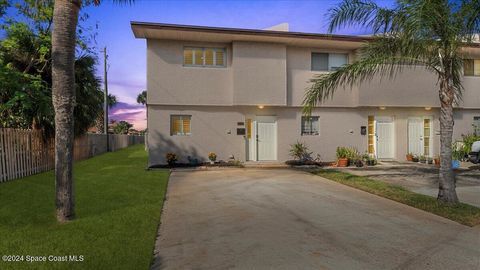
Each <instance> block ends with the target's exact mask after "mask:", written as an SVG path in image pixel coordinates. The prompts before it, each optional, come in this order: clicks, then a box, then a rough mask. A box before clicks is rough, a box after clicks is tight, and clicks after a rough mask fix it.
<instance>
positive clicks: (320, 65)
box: [312, 53, 348, 71]
mask: <svg viewBox="0 0 480 270" xmlns="http://www.w3.org/2000/svg"><path fill="white" fill-rule="evenodd" d="M346 64H348V54H346V53H312V71H334V70H337V69H339V68H340V67H342V66H344V65H346Z"/></svg>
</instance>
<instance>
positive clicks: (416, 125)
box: [408, 118, 424, 156]
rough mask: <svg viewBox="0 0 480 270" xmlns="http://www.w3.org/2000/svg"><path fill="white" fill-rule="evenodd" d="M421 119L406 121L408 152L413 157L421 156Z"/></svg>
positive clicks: (422, 151)
mask: <svg viewBox="0 0 480 270" xmlns="http://www.w3.org/2000/svg"><path fill="white" fill-rule="evenodd" d="M423 139H424V138H423V119H422V118H409V119H408V152H409V153H411V154H413V155H418V156H420V155H423V153H424V150H423Z"/></svg>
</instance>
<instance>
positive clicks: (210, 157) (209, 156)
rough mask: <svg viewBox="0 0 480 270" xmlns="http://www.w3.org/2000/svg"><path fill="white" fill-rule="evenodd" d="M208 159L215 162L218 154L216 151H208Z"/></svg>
mask: <svg viewBox="0 0 480 270" xmlns="http://www.w3.org/2000/svg"><path fill="white" fill-rule="evenodd" d="M208 159H209V160H210V164H214V163H215V161H216V160H217V154H215V153H214V152H210V153H208Z"/></svg>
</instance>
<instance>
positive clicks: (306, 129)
mask: <svg viewBox="0 0 480 270" xmlns="http://www.w3.org/2000/svg"><path fill="white" fill-rule="evenodd" d="M319 133H320V125H319V117H318V116H302V135H318V134H319Z"/></svg>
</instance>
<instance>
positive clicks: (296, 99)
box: [287, 47, 358, 107]
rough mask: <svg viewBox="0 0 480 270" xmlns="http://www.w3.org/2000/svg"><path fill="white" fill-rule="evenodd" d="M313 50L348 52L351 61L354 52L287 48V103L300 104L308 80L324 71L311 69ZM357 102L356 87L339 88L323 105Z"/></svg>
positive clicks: (333, 50)
mask: <svg viewBox="0 0 480 270" xmlns="http://www.w3.org/2000/svg"><path fill="white" fill-rule="evenodd" d="M313 52H325V53H348V54H349V56H348V60H349V62H353V60H354V58H355V57H354V53H353V52H352V51H348V50H342V49H332V48H304V47H288V48H287V86H288V88H287V89H288V92H287V97H288V105H290V106H301V105H302V103H303V99H304V96H305V90H306V89H307V88H308V87H309V86H310V85H311V83H310V82H309V81H310V79H312V78H313V77H314V76H315V75H321V74H326V72H318V71H312V67H311V55H312V53H313ZM357 104H358V87H356V86H354V87H353V88H350V87H347V88H343V87H341V88H339V89H338V90H337V91H336V93H335V95H334V97H333V98H332V99H329V100H326V101H325V103H324V104H323V106H336V107H354V106H357Z"/></svg>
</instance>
